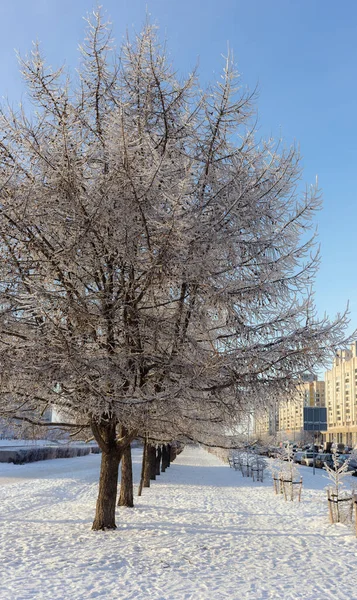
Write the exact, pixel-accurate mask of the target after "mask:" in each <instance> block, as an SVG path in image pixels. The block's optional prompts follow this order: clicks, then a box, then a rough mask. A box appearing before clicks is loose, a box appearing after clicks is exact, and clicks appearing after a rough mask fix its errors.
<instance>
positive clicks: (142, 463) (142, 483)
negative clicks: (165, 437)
mask: <svg viewBox="0 0 357 600" xmlns="http://www.w3.org/2000/svg"><path fill="white" fill-rule="evenodd" d="M147 446H148V444H147V441H146V439H145V442H144V448H143V457H142V460H141V475H140V483H139V489H138V496H141V493H142V491H143V485H144V470H145V456H146V452H147Z"/></svg>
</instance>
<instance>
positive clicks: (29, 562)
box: [0, 447, 357, 600]
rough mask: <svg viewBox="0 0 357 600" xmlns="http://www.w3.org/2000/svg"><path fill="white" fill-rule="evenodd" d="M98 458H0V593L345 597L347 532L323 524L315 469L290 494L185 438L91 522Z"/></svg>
mask: <svg viewBox="0 0 357 600" xmlns="http://www.w3.org/2000/svg"><path fill="white" fill-rule="evenodd" d="M99 461H100V457H99V456H98V455H89V456H85V457H81V458H74V459H64V460H61V459H58V460H56V461H49V462H47V463H32V464H28V465H0V506H1V509H0V511H1V526H0V553H1V555H0V561H1V565H2V569H1V576H0V577H1V579H0V598H1V600H2V599H4V600H5V599H6V600H35V599H36V600H70V599H71V600H90V599H94V598H96V599H98V598H100V599H103V600H119V599H120V600H225V599H227V600H228V599H229V600H260V599H263V598H264V599H272V600H273V599H274V600H279V599H284V600H328V599H331V600H332V599H334V600H339V599H341V600H342V599H345V598H350V599H353V598H356V597H357V593H356V583H357V574H356V573H357V540H356V538H355V537H354V534H353V532H352V530H351V529H349V528H348V527H346V526H343V525H339V526H330V525H329V524H328V517H327V508H326V501H325V493H324V491H323V487H324V486H325V485H326V484H327V480H325V479H323V478H322V473H321V471H318V472H316V475H315V477H313V475H312V470H311V469H309V468H308V467H306V468H302V473H303V476H304V479H305V484H306V485H305V487H304V490H303V499H302V502H301V504H300V505H299V504H297V503H291V502H290V503H289V502H285V501H284V499H283V498H281V497H278V496H275V495H274V493H273V489H272V485H271V483H270V480H269V481H265V482H264V483H263V484H261V483H252V481H251V479H247V478H243V477H242V476H241V474H240V473H238V472H235V471H233V470H232V469H229V467H228V466H226V465H224V464H222V463H221V462H220V461H219V459H217V458H216V457H214V456H212V455H211V454H208V453H206V452H205V451H204V450H202V449H199V448H194V447H188V448H186V449H185V450H184V452H183V453H182V454H181V455H180V456H179V457H178V458H177V460H176V461H175V462H174V463H173V464H172V465H171V467H170V468H169V469H168V470H167V471H166V473H164V474H162V475H161V476H160V477H158V479H157V481H155V482H152V484H151V488H150V489H144V491H143V496H142V497H141V498H136V507H135V508H134V509H125V508H124V509H123V508H122V509H118V515H117V524H118V530H117V531H115V532H105V533H103V532H92V531H91V530H90V527H91V522H92V519H93V515H94V508H95V501H96V494H97V481H98V471H99ZM139 461H140V451H139V450H135V451H134V471H135V479H136V483H137V482H138V478H139V471H140V464H139ZM4 483H6V485H2V484H4ZM306 488H307V489H306Z"/></svg>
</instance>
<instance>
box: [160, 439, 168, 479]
mask: <svg viewBox="0 0 357 600" xmlns="http://www.w3.org/2000/svg"><path fill="white" fill-rule="evenodd" d="M166 467H167V447H166V444H163V446H162V461H161V473H165V471H166Z"/></svg>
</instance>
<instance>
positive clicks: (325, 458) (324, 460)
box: [315, 452, 333, 469]
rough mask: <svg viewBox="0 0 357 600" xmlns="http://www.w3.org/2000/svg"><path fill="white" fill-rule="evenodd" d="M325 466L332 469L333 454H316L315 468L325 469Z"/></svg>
mask: <svg viewBox="0 0 357 600" xmlns="http://www.w3.org/2000/svg"><path fill="white" fill-rule="evenodd" d="M325 465H328V466H329V467H332V465H333V461H332V454H328V453H322V452H321V453H319V454H316V456H315V467H317V468H318V469H323V468H324V466H325Z"/></svg>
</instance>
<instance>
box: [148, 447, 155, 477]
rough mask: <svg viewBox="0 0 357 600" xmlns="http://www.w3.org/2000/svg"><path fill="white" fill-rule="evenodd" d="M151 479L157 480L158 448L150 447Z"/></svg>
mask: <svg viewBox="0 0 357 600" xmlns="http://www.w3.org/2000/svg"><path fill="white" fill-rule="evenodd" d="M149 454H150V479H151V480H153V481H155V479H156V446H150V452H149Z"/></svg>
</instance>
